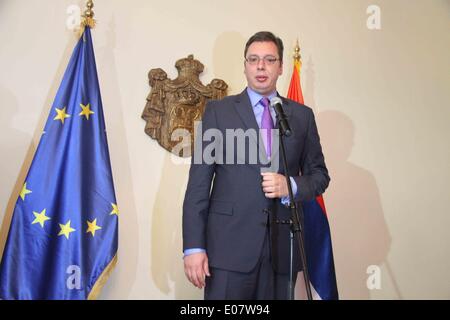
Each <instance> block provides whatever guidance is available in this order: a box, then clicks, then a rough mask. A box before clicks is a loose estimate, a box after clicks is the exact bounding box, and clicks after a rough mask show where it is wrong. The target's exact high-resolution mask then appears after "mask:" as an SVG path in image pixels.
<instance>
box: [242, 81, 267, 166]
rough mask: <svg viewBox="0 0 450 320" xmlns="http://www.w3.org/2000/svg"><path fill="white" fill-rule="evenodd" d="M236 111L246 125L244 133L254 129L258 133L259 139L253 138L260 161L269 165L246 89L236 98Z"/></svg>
mask: <svg viewBox="0 0 450 320" xmlns="http://www.w3.org/2000/svg"><path fill="white" fill-rule="evenodd" d="M234 109H235V110H236V112H237V113H238V114H239V117H240V118H241V120H242V122H243V124H244V127H243V129H244V131H245V130H248V129H252V130H255V132H256V133H257V134H256V136H257V137H258V139H256V137H255V136H254V135H251V137H252V139H253V140H254V142H255V143H256V145H257V146H258V150H259V159H261V160H263V162H264V163H268V159H267V155H266V152H265V148H264V147H261V146H260V144H259V143H260V142H261V143H262V138H261V136H260V132H259V126H258V122H256V118H255V113H254V112H253V106H252V104H251V102H250V98H249V96H248V94H247V90H246V89H244V91H242V92H241V94H239V95H237V96H236V100H235V103H234ZM256 140H257V141H256Z"/></svg>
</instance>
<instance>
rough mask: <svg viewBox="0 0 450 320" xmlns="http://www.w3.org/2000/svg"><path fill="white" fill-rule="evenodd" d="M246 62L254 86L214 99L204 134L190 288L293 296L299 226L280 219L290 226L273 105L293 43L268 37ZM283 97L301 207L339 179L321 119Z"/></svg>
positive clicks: (196, 176)
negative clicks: (333, 175)
mask: <svg viewBox="0 0 450 320" xmlns="http://www.w3.org/2000/svg"><path fill="white" fill-rule="evenodd" d="M244 58H245V62H244V68H245V72H244V73H245V76H246V78H247V88H246V89H245V90H244V91H243V92H242V93H240V94H238V95H235V96H228V97H226V98H224V99H222V100H220V101H211V102H209V103H208V104H207V106H206V109H205V112H204V115H203V119H202V124H201V129H200V130H198V135H197V136H196V147H195V150H194V156H193V157H192V164H191V168H190V172H189V182H188V186H187V190H186V195H185V199H184V204H183V250H184V268H185V273H186V276H187V278H188V279H189V281H190V282H192V283H193V284H194V285H195V286H196V287H198V288H203V287H205V299H286V298H287V297H288V279H289V274H288V273H289V238H290V226H289V224H279V223H275V222H274V221H276V220H278V221H280V220H284V221H286V220H289V219H290V215H291V213H290V210H289V208H288V207H287V206H286V205H287V204H288V203H289V196H288V188H287V182H286V179H285V176H284V168H283V167H282V165H281V161H280V156H279V148H278V146H279V144H278V143H277V142H278V140H277V139H279V135H278V130H277V127H276V121H275V120H276V118H275V111H274V110H273V108H270V107H269V102H268V101H269V99H271V98H273V97H274V96H277V95H278V93H277V91H276V83H277V79H278V77H279V76H280V75H281V74H282V71H283V43H282V41H281V39H279V38H277V37H276V36H274V35H273V34H272V33H270V32H258V33H256V34H255V35H253V36H252V37H251V38H250V39H249V40H248V42H247V44H246V47H245V51H244ZM282 101H283V109H284V111H285V113H286V115H287V117H288V119H289V124H290V126H291V129H292V135H291V136H289V137H287V138H286V139H285V146H286V150H287V163H288V174H289V176H290V179H291V182H292V185H293V193H294V198H295V199H294V201H297V202H300V201H304V200H311V199H313V198H314V197H316V196H317V195H319V194H322V193H323V192H324V191H325V189H326V188H327V186H328V183H329V181H330V178H329V176H328V171H327V168H326V166H325V162H324V157H323V154H322V148H321V145H320V139H319V135H318V132H317V127H316V123H315V120H314V115H313V112H312V110H311V109H310V108H308V107H306V106H303V105H299V104H298V103H296V102H294V101H291V100H288V99H285V98H282ZM260 129H261V130H260ZM255 150H256V151H255ZM255 159H256V160H255ZM211 185H212V188H211ZM294 244H295V247H294V270H295V272H297V271H299V270H301V261H300V258H299V254H298V248H297V242H296V241H295V242H294Z"/></svg>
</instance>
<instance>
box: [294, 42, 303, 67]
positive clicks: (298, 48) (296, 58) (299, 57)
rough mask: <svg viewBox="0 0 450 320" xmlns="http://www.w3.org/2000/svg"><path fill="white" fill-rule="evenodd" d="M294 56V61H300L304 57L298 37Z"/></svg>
mask: <svg viewBox="0 0 450 320" xmlns="http://www.w3.org/2000/svg"><path fill="white" fill-rule="evenodd" d="M293 57H294V62H300V60H301V59H302V56H301V54H300V46H299V44H298V39H297V42H296V43H295V48H294V55H293Z"/></svg>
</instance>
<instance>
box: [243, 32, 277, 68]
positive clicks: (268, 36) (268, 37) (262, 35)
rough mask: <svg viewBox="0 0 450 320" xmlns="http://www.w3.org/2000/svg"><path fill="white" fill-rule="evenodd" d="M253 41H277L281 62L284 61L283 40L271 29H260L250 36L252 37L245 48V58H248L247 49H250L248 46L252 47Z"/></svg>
mask: <svg viewBox="0 0 450 320" xmlns="http://www.w3.org/2000/svg"><path fill="white" fill-rule="evenodd" d="M253 42H273V43H275V45H276V46H277V49H278V55H279V59H280V62H283V50H284V47H283V41H282V40H281V39H280V38H278V37H277V36H275V35H274V34H273V33H272V32H269V31H260V32H257V33H255V34H254V35H252V36H251V37H250V39H248V41H247V43H246V44H245V50H244V58H246V56H247V51H248V47H250V45H251V44H252V43H253Z"/></svg>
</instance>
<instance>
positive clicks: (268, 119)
mask: <svg viewBox="0 0 450 320" xmlns="http://www.w3.org/2000/svg"><path fill="white" fill-rule="evenodd" d="M260 103H261V104H262V106H263V107H264V111H263V114H262V120H261V129H266V130H265V132H264V131H263V135H262V136H263V141H264V144H265V146H266V155H267V158H270V156H271V155H272V129H273V128H274V125H273V119H272V115H271V114H270V110H269V98H266V97H264V98H262V99H261V100H260Z"/></svg>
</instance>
